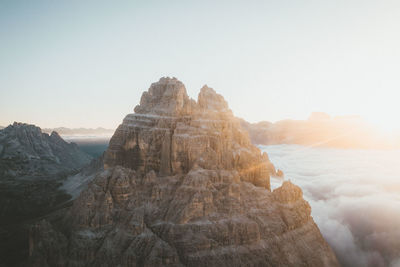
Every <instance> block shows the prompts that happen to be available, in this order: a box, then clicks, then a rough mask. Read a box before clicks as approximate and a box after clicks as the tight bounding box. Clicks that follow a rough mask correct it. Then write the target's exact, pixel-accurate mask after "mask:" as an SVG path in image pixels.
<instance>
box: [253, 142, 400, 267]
mask: <svg viewBox="0 0 400 267" xmlns="http://www.w3.org/2000/svg"><path fill="white" fill-rule="evenodd" d="M260 148H261V149H262V150H263V151H266V152H267V153H268V154H269V157H270V159H271V161H272V162H273V163H274V165H275V166H276V167H277V168H279V169H281V170H283V171H284V173H285V179H287V180H291V181H292V182H294V183H295V184H297V185H299V186H300V187H301V188H302V189H303V193H304V197H305V199H306V200H307V201H309V203H310V205H311V207H312V216H313V217H314V220H315V222H316V223H317V224H318V226H319V228H320V230H321V232H322V234H323V236H324V237H325V239H326V240H327V241H328V243H329V244H330V245H331V247H332V248H333V250H334V251H335V253H336V255H337V257H338V259H339V261H340V263H341V264H342V265H343V266H378V267H379V266H392V267H399V266H400V151H399V150H397V151H366V150H340V149H327V148H306V147H302V146H298V145H274V146H261V147H260ZM280 184H281V181H279V180H275V179H273V180H272V187H273V188H276V187H278V186H280Z"/></svg>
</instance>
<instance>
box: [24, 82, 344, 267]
mask: <svg viewBox="0 0 400 267" xmlns="http://www.w3.org/2000/svg"><path fill="white" fill-rule="evenodd" d="M104 167H105V170H104V171H102V172H99V173H98V174H97V175H96V177H95V178H94V179H93V180H92V181H91V182H90V184H89V186H88V188H87V189H86V190H84V191H82V193H81V194H80V195H79V197H78V198H77V199H76V200H75V201H74V204H73V206H72V207H71V209H70V210H69V212H68V213H67V215H66V216H65V217H64V218H63V219H62V220H61V222H59V223H53V224H50V223H48V222H47V221H45V220H44V221H42V222H40V223H38V224H37V225H36V226H35V227H33V228H32V229H31V234H30V265H31V266H337V265H338V263H337V261H336V258H335V255H334V254H333V252H332V251H331V249H330V247H329V246H328V244H327V243H326V242H325V240H324V239H323V237H322V235H321V234H320V232H319V229H318V227H317V226H316V224H315V223H314V221H313V219H312V217H311V215H310V212H311V208H310V206H309V205H308V203H307V202H306V201H305V200H304V199H303V198H302V193H301V189H300V188H299V187H297V186H295V185H293V184H291V183H289V182H288V183H284V184H283V185H282V187H281V188H278V189H276V190H274V191H273V192H271V191H270V181H269V174H270V173H275V169H274V168H273V166H272V164H271V163H270V162H269V160H268V156H267V155H266V154H261V152H260V150H258V149H257V148H256V147H254V146H252V145H251V143H250V140H249V138H248V136H247V134H246V133H245V132H244V131H243V130H242V128H241V127H240V124H239V122H238V121H237V120H236V119H235V118H234V117H233V115H232V112H231V111H230V110H229V108H228V105H227V103H226V101H225V100H224V99H223V97H222V96H220V95H218V94H217V93H216V92H215V91H214V90H213V89H211V88H209V87H206V86H205V87H203V88H202V89H201V92H200V94H199V97H198V101H197V102H196V101H194V100H192V99H190V98H189V97H188V96H187V94H186V89H185V87H184V86H183V84H182V83H181V82H179V81H178V80H176V79H175V78H173V79H170V78H162V79H160V81H159V82H158V83H154V84H152V85H151V87H150V89H149V90H148V91H147V92H145V93H144V94H143V96H142V99H141V101H140V105H139V106H137V107H136V108H135V113H134V114H130V115H128V116H126V118H125V119H124V121H123V123H122V124H121V125H120V126H119V127H118V129H117V130H116V132H115V134H114V136H113V137H112V139H111V141H110V147H109V149H108V150H107V152H106V154H105V158H104Z"/></svg>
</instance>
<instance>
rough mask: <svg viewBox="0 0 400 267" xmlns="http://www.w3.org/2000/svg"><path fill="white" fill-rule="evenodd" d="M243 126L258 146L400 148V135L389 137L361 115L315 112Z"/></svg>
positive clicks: (244, 123) (243, 123)
mask: <svg viewBox="0 0 400 267" xmlns="http://www.w3.org/2000/svg"><path fill="white" fill-rule="evenodd" d="M241 125H242V127H243V128H245V129H246V130H247V131H248V132H249V135H250V138H251V141H252V142H253V143H254V144H258V145H275V144H298V145H305V146H320V147H335V148H361V149H386V148H399V147H400V138H399V137H396V136H393V137H391V138H388V137H386V136H383V135H382V134H381V133H379V132H378V131H377V130H376V129H375V128H374V127H373V126H371V125H369V124H368V123H366V122H365V121H364V120H363V119H362V118H361V117H359V116H339V117H333V118H332V117H331V116H329V115H328V114H326V113H323V112H314V113H312V114H311V116H310V117H309V118H308V120H281V121H278V122H275V123H272V122H268V121H262V122H258V123H249V122H247V121H245V120H243V119H241Z"/></svg>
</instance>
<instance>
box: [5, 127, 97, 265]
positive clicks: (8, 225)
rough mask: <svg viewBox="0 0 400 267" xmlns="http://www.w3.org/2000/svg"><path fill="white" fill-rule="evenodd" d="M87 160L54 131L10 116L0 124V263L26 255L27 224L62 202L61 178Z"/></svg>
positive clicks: (66, 197) (65, 197)
mask: <svg viewBox="0 0 400 267" xmlns="http://www.w3.org/2000/svg"><path fill="white" fill-rule="evenodd" d="M90 160H91V157H90V156H89V155H87V154H85V153H84V152H82V151H81V150H79V148H78V147H77V145H76V144H73V143H71V144H70V143H67V142H65V141H64V140H63V139H62V138H61V137H60V136H59V135H58V134H57V133H56V132H52V133H51V134H50V135H48V134H46V133H43V132H42V131H41V129H40V128H39V127H36V126H34V125H29V124H25V123H16V122H15V123H14V124H12V125H9V126H8V127H7V128H5V129H3V130H0V265H1V264H5V265H7V266H14V265H16V264H17V262H21V261H22V260H26V259H27V257H28V232H29V226H30V224H31V223H33V222H34V221H35V220H37V218H38V217H41V216H43V215H45V214H47V213H49V212H51V211H53V210H54V209H55V208H60V207H61V206H62V205H64V204H65V203H66V202H68V200H69V199H70V196H69V195H68V194H67V193H66V192H64V191H63V190H61V189H60V186H61V184H62V182H63V181H64V180H65V179H66V177H67V176H68V175H69V174H72V173H75V172H77V170H79V169H80V168H82V167H83V166H84V165H85V164H88V163H89V162H90Z"/></svg>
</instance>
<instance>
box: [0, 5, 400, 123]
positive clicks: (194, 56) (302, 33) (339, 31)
mask: <svg viewBox="0 0 400 267" xmlns="http://www.w3.org/2000/svg"><path fill="white" fill-rule="evenodd" d="M399 14H400V1H397V0H395V1H391V0H385V1H381V0H379V1H378V0H377V1H369V0H364V1H356V0H335V1H330V0H329V1H328V0H326V1H323V0H316V1H301V0H295V1H289V0H282V1H232V0H231V1H222V0H221V1H173V0H172V1H81V0H79V1H74V0H71V1H50V0H49V1H41V0H38V1H18V0H16V1H11V0H10V1H8V0H0V125H3V126H6V125H8V124H10V123H12V122H14V121H21V122H28V123H34V124H36V125H38V126H40V127H43V128H44V127H58V126H65V127H99V126H101V127H107V128H114V127H116V126H118V124H120V123H121V122H122V119H123V117H124V116H125V115H126V114H127V113H131V112H133V109H134V107H135V105H137V104H138V103H139V101H140V96H141V94H142V92H143V91H145V90H147V89H148V88H149V86H150V84H151V83H152V82H156V81H158V80H159V78H160V77H163V76H171V77H177V78H178V79H179V80H181V81H182V82H183V83H184V84H185V86H186V89H187V91H188V94H189V95H190V96H191V97H193V98H195V99H196V98H197V94H198V92H199V90H200V88H201V87H202V86H203V85H204V84H207V85H208V86H210V87H212V88H214V89H215V90H216V91H217V92H218V93H220V94H222V95H223V96H224V97H225V99H226V100H227V101H228V103H229V105H230V107H231V109H232V110H233V112H234V114H235V115H236V116H239V117H242V118H245V119H246V120H248V121H251V122H256V121H262V120H268V121H277V120H281V119H287V118H291V119H306V118H307V117H308V116H309V115H310V113H311V112H313V111H323V112H327V113H329V114H330V115H333V116H336V115H350V114H351V115H360V116H362V117H363V118H365V119H366V120H368V121H371V122H373V123H375V124H377V125H379V126H381V127H385V128H387V129H389V130H393V129H395V128H396V129H400V121H399V120H398V114H400V105H399V104H398V103H399V96H400V93H399V89H400V73H399V70H400V16H399Z"/></svg>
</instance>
